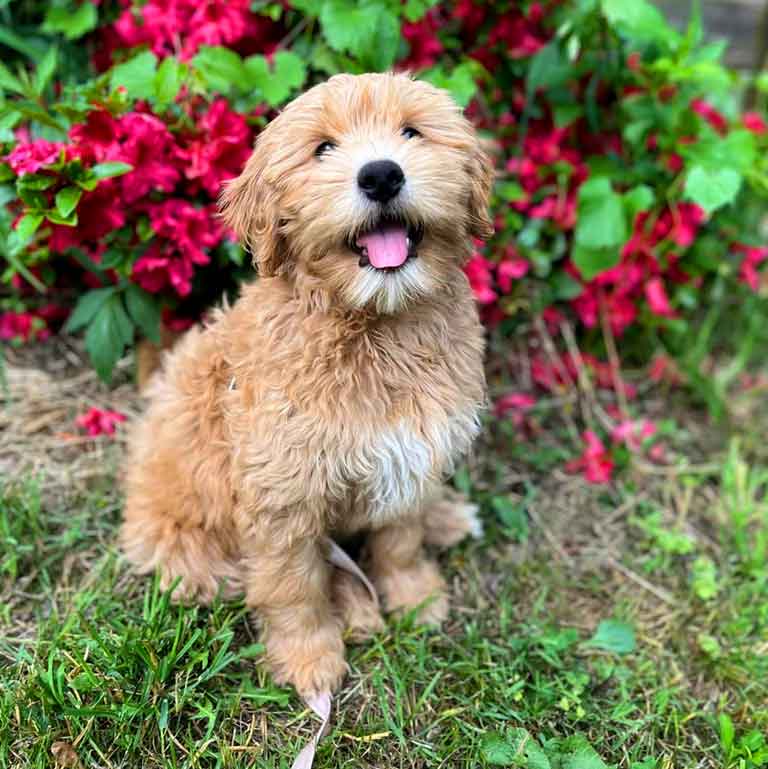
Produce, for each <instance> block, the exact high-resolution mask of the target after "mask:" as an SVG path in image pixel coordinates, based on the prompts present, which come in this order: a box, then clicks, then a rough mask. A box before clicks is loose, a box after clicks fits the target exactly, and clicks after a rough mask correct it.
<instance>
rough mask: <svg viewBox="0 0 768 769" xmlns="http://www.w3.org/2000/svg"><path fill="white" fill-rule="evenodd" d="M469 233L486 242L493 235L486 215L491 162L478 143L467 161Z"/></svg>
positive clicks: (490, 184)
mask: <svg viewBox="0 0 768 769" xmlns="http://www.w3.org/2000/svg"><path fill="white" fill-rule="evenodd" d="M468 170H469V184H470V187H469V233H470V235H472V236H473V237H475V238H480V239H481V240H488V238H490V237H491V236H492V235H493V232H494V230H493V222H492V221H491V217H490V215H489V214H488V202H489V199H490V197H491V188H492V187H493V174H494V169H493V162H492V161H491V158H490V156H489V155H488V154H486V152H484V151H483V148H482V147H481V146H480V144H479V142H478V143H476V145H475V147H474V149H473V150H472V156H471V158H470V161H469V169H468Z"/></svg>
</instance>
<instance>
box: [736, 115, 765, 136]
mask: <svg viewBox="0 0 768 769" xmlns="http://www.w3.org/2000/svg"><path fill="white" fill-rule="evenodd" d="M741 120H742V122H743V123H744V128H746V129H747V130H749V131H752V133H755V134H757V135H758V136H762V135H763V134H765V133H768V123H766V122H765V119H764V118H763V116H762V115H761V114H760V113H759V112H745V113H744V114H743V115H742V117H741Z"/></svg>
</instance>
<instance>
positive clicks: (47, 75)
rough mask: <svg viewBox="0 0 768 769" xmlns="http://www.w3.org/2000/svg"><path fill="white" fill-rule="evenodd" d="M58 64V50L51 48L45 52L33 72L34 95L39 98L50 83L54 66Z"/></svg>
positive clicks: (54, 69) (54, 47)
mask: <svg viewBox="0 0 768 769" xmlns="http://www.w3.org/2000/svg"><path fill="white" fill-rule="evenodd" d="M57 63H58V50H57V48H56V46H55V45H54V46H51V47H50V48H49V49H48V50H47V51H46V54H45V56H43V60H42V61H41V62H40V64H39V65H38V66H37V69H36V70H35V82H34V86H35V93H36V94H37V95H38V96H41V95H42V93H43V91H45V89H46V87H47V86H48V83H50V82H51V78H52V77H53V73H54V72H55V71H56V64H57Z"/></svg>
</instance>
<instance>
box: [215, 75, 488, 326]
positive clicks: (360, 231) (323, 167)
mask: <svg viewBox="0 0 768 769" xmlns="http://www.w3.org/2000/svg"><path fill="white" fill-rule="evenodd" d="M491 183H492V167H491V163H490V161H489V159H488V157H487V156H486V155H485V154H484V152H483V151H482V149H481V148H480V145H479V143H478V139H477V136H476V135H475V132H474V130H473V128H472V126H471V124H470V123H469V122H468V121H467V120H466V119H465V118H464V117H463V115H462V114H461V111H460V109H459V108H458V107H457V106H456V104H455V103H454V102H453V101H452V99H451V98H450V96H449V95H448V93H446V92H445V91H442V90H439V89H437V88H435V87H433V86H431V85H429V84H427V83H424V82H420V81H417V80H412V79H411V78H410V77H408V76H406V75H392V74H377V75H373V74H371V75H358V76H355V75H337V76H335V77H332V78H331V79H330V80H328V81H327V82H325V83H322V84H321V85H318V86H315V87H314V88H312V89H311V90H309V91H307V92H306V93H305V94H303V95H302V96H300V97H299V98H297V99H296V100H295V101H293V102H292V103H291V104H289V105H288V106H287V107H286V108H285V109H284V110H283V112H281V113H280V114H279V115H278V116H277V117H276V118H275V119H274V120H273V121H272V122H271V123H270V124H269V125H268V126H267V127H266V128H265V129H264V130H263V131H262V132H261V134H260V135H259V137H258V139H257V141H256V147H255V150H254V152H253V155H252V156H251V158H250V160H249V161H248V163H247V164H246V167H245V169H244V171H243V173H242V174H241V175H240V176H239V177H238V178H237V179H234V180H233V181H232V182H230V183H229V184H228V185H227V187H226V188H225V190H224V193H223V195H222V201H221V203H222V215H223V217H224V220H225V221H226V222H227V224H229V226H230V227H232V229H233V230H234V231H235V232H236V233H237V235H238V237H240V238H241V239H242V240H243V242H244V243H245V244H246V245H247V246H248V247H249V248H250V249H251V252H252V253H253V258H254V263H255V264H256V266H257V267H258V270H259V273H260V274H261V275H266V276H269V275H277V274H286V275H289V276H290V275H293V276H301V278H302V281H303V282H304V284H309V285H313V286H315V287H317V288H318V289H320V290H322V291H324V292H326V294H327V295H329V296H331V297H333V301H335V302H338V303H341V304H342V306H344V307H348V308H357V309H364V308H372V309H375V310H377V311H379V312H396V311H397V310H399V309H401V308H402V307H403V306H405V305H406V304H407V303H408V302H409V301H412V300H417V299H419V298H421V297H425V296H428V295H429V294H431V293H433V292H435V291H439V290H440V287H441V285H445V281H446V280H447V279H449V278H450V276H451V275H453V274H455V268H456V265H457V264H461V263H462V262H463V260H464V259H466V257H467V256H468V254H469V249H470V247H471V240H472V238H486V237H489V236H490V234H491V233H492V231H493V229H492V225H491V222H490V220H489V218H488V212H487V204H488V195H489V193H490V187H491Z"/></svg>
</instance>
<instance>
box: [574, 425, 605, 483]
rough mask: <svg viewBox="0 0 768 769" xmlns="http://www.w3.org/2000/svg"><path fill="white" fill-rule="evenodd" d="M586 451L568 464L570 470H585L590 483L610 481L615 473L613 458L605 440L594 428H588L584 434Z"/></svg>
mask: <svg viewBox="0 0 768 769" xmlns="http://www.w3.org/2000/svg"><path fill="white" fill-rule="evenodd" d="M581 438H582V441H583V442H584V451H583V453H582V455H581V456H580V457H578V458H576V459H573V460H571V461H570V462H568V464H567V465H566V470H568V472H571V473H573V472H578V471H583V473H584V477H585V478H586V480H587V481H588V482H589V483H608V481H610V480H611V475H612V473H613V465H614V463H613V459H611V456H610V454H609V453H608V451H607V450H606V448H605V446H604V445H603V442H602V441H601V440H600V438H598V436H597V435H595V433H594V432H592V430H586V431H585V432H584V433H583V434H582V436H581Z"/></svg>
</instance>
